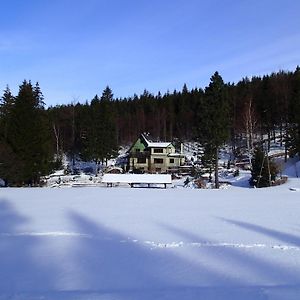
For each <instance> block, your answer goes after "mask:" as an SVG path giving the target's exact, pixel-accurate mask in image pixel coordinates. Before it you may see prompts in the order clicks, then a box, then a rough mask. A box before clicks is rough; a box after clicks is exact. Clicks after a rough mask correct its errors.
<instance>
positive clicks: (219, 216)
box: [0, 175, 300, 300]
mask: <svg viewBox="0 0 300 300" xmlns="http://www.w3.org/2000/svg"><path fill="white" fill-rule="evenodd" d="M241 178H243V177H242V175H241ZM241 186H242V185H241ZM291 187H293V188H298V189H299V188H300V180H299V179H298V178H291V179H289V180H288V182H287V183H286V184H284V185H282V186H276V187H273V188H264V189H249V188H242V187H240V186H238V185H236V186H232V187H229V188H228V189H226V190H200V189H184V188H180V189H179V188H173V189H166V190H165V189H126V188H105V187H98V188H76V189H75V188H69V189H65V188H60V189H50V188H31V189H30V188H19V189H14V188H6V189H1V190H0V299H1V300H2V299H13V300H17V299H18V300H24V299H34V300H35V299H46V300H48V299H49V300H50V299H51V300H52V299H67V300H68V299H72V300H73V299H75V300H76V299H116V300H120V299H126V300H129V299H130V300H131V299H133V300H135V299H136V300H142V299H147V300H148V299H149V300H150V299H151V300H152V299H172V300H174V299H175V300H176V299H197V300H198V299H205V300H207V299H208V300H215V299H274V300H275V299H298V298H299V294H300V235H299V229H300V223H299V211H300V198H299V193H297V192H293V191H291V190H290V188H291Z"/></svg>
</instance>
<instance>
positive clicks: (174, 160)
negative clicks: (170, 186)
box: [129, 134, 185, 173]
mask: <svg viewBox="0 0 300 300" xmlns="http://www.w3.org/2000/svg"><path fill="white" fill-rule="evenodd" d="M184 162H185V158H184V155H183V153H177V152H176V150H175V147H174V145H173V144H172V143H169V142H152V141H150V140H149V138H148V137H147V136H146V135H145V134H141V135H140V137H139V138H138V139H137V140H136V141H135V143H134V144H133V145H132V146H131V148H130V149H129V170H130V171H132V172H143V173H172V172H176V171H178V168H179V167H180V166H182V165H183V164H184Z"/></svg>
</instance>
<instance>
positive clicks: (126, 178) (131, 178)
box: [102, 174, 172, 184]
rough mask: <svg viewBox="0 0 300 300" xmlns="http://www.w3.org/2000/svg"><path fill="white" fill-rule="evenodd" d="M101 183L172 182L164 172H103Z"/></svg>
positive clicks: (169, 176)
mask: <svg viewBox="0 0 300 300" xmlns="http://www.w3.org/2000/svg"><path fill="white" fill-rule="evenodd" d="M102 182H103V183H169V184H171V183H172V178H171V175H165V174H104V175H103V178H102Z"/></svg>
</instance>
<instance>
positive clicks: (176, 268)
mask: <svg viewBox="0 0 300 300" xmlns="http://www.w3.org/2000/svg"><path fill="white" fill-rule="evenodd" d="M70 217H71V219H72V221H73V222H74V223H75V224H76V227H77V231H80V232H83V233H85V234H87V235H89V236H90V238H88V239H86V240H85V242H84V243H79V244H77V245H74V249H73V250H74V251H73V253H72V257H71V260H72V261H76V262H77V265H76V267H77V269H76V273H77V274H80V280H81V281H80V282H81V287H80V289H81V290H87V291H88V290H94V291H98V292H99V293H113V294H124V293H125V294H126V293H129V292H130V293H131V298H130V299H132V297H133V294H137V297H136V298H134V299H141V294H140V293H143V299H148V297H149V299H153V295H154V294H155V293H156V295H158V294H160V295H162V294H163V295H164V297H166V296H167V295H172V293H173V295H174V293H175V291H176V293H179V294H180V291H181V293H182V292H183V291H185V292H186V293H187V294H185V296H184V299H189V298H186V297H187V295H188V294H189V295H190V296H192V295H193V297H192V298H191V299H210V298H209V297H208V295H216V294H214V292H213V291H212V290H213V289H216V291H215V293H217V294H218V293H220V292H221V291H222V289H220V291H219V292H218V288H217V286H219V287H221V286H223V287H226V286H229V287H238V286H239V287H243V286H244V284H245V283H246V282H243V281H242V280H240V279H239V278H238V277H236V276H235V275H234V276H230V274H224V273H222V272H219V271H218V270H215V269H214V267H215V266H213V267H212V268H210V266H209V265H208V264H207V262H206V261H205V260H202V259H194V257H188V256H187V257H186V256H185V253H184V255H181V254H182V253H176V252H174V251H173V250H172V249H167V248H163V247H161V248H152V247H150V246H149V244H147V243H145V241H137V240H132V239H130V238H128V237H126V236H124V235H122V234H120V233H118V232H114V231H112V230H108V229H107V228H104V226H101V225H99V222H98V221H97V223H95V222H94V221H92V220H90V219H88V218H86V217H84V216H82V215H80V214H78V213H76V212H71V213H70ZM164 229H166V227H165V228H164ZM169 229H170V228H169ZM170 230H171V229H170ZM173 231H175V229H174V230H173ZM176 233H177V234H178V236H180V233H182V234H183V232H179V231H176ZM186 235H187V234H186ZM198 240H199V239H198ZM227 254H228V253H227ZM83 258H84V259H83ZM224 259H225V260H226V258H225V257H224ZM218 260H219V259H218ZM251 263H252V262H251ZM249 264H250V262H249ZM209 287H213V288H209ZM224 290H226V288H224V289H223V292H224ZM162 291H164V292H162ZM231 292H233V290H231ZM228 293H229V291H228ZM201 294H202V295H203V296H204V295H205V297H204V298H200V297H201ZM250 294H251V293H250ZM196 295H197V298H196ZM252 295H253V294H252ZM207 297H208V298H207ZM122 299H123V298H122ZM126 299H127V298H126ZM163 299H165V298H163ZM166 299H167V298H166ZM168 299H169V298H168ZM170 299H172V298H170ZM213 299H214V298H213ZM247 299H248V298H247Z"/></svg>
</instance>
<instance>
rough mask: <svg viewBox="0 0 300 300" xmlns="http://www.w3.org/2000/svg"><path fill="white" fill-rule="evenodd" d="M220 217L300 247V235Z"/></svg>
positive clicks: (233, 223) (230, 222)
mask: <svg viewBox="0 0 300 300" xmlns="http://www.w3.org/2000/svg"><path fill="white" fill-rule="evenodd" d="M220 219H221V220H223V221H225V222H227V223H229V224H232V225H236V226H239V227H241V228H243V229H246V230H249V231H254V232H256V233H260V234H262V235H265V236H268V237H271V238H274V239H276V240H278V241H281V242H284V243H288V244H291V245H294V246H297V247H300V237H299V236H296V235H293V234H290V233H285V232H281V231H278V230H274V229H269V228H266V227H263V226H260V225H256V224H251V223H247V222H243V221H235V220H231V219H226V218H220Z"/></svg>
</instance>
